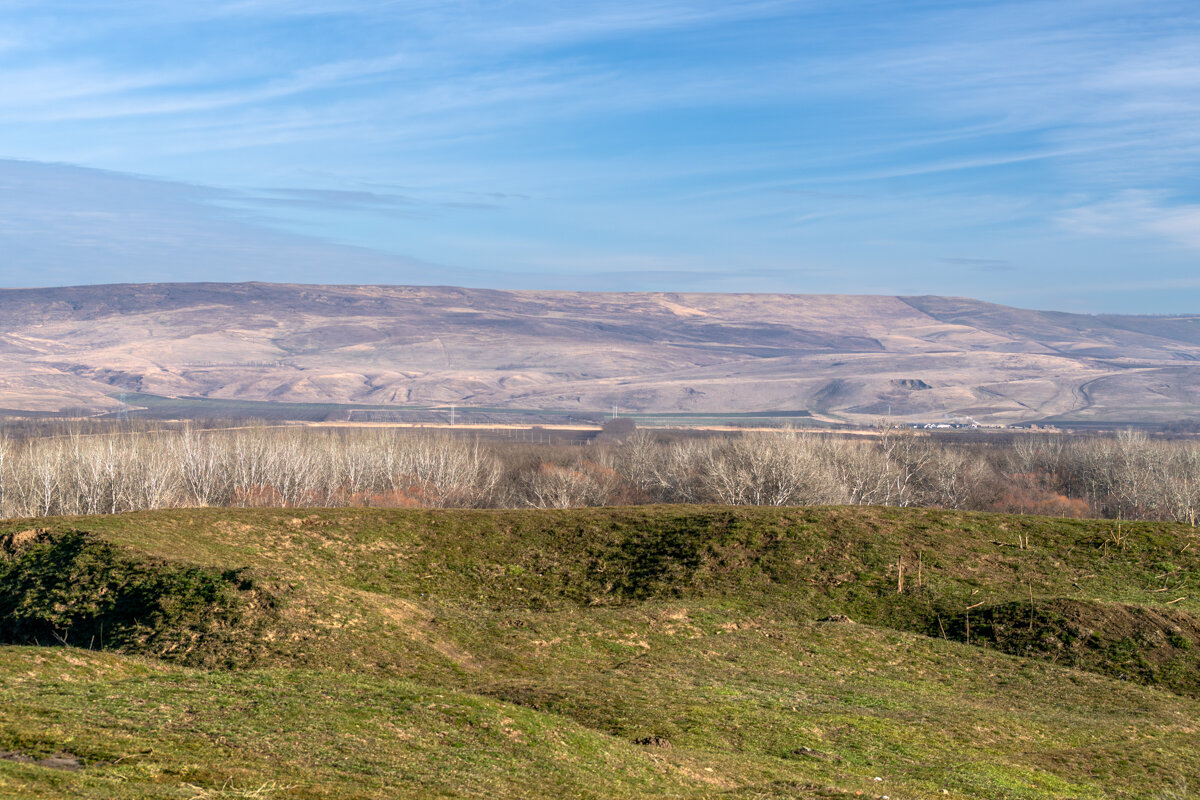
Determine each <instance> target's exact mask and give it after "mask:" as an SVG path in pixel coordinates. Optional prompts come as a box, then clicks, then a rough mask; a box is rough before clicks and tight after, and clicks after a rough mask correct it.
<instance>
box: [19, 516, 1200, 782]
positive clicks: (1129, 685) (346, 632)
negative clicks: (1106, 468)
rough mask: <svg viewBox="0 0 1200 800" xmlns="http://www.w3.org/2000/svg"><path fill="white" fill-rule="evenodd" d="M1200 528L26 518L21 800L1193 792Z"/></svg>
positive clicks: (925, 520) (795, 520) (833, 521)
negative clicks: (47, 799)
mask: <svg viewBox="0 0 1200 800" xmlns="http://www.w3.org/2000/svg"><path fill="white" fill-rule="evenodd" d="M33 525H36V526H37V527H32V526H33ZM1195 542H1196V534H1195V531H1194V529H1192V528H1189V527H1187V526H1182V525H1173V524H1163V523H1125V524H1124V525H1123V526H1122V525H1121V524H1120V523H1117V522H1111V521H1100V520H1058V519H1045V518H1038V517H1018V516H1004V515H994V514H970V513H963V512H954V511H940V510H928V509H884V508H866V507H857V508H793V509H773V508H736V509H735V508H724V507H722V508H718V507H697V506H673V507H639V508H607V509H587V510H571V511H505V512H488V511H417V510H394V509H393V510H387V509H336V510H328V509H326V510H321V509H311V510H305V509H276V510H262V509H260V510H228V509H192V510H174V511H159V512H146V513H137V514H128V515H116V516H107V517H73V518H58V519H41V520H37V521H36V522H32V521H21V520H9V521H6V522H5V523H4V524H3V526H0V642H2V643H3V644H4V646H0V797H20V798H30V797H54V798H63V797H78V798H117V799H124V800H142V799H143V798H235V797H238V798H246V797H257V798H380V800H383V799H384V798H387V800H392V798H441V797H445V798H449V797H457V798H508V797H513V798H576V797H579V798H643V797H668V798H672V797H673V798H714V799H715V798H744V799H745V800H750V799H751V798H759V799H761V800H770V799H772V798H779V800H783V798H805V799H808V798H837V797H869V798H873V799H875V800H878V799H879V798H882V797H885V796H886V797H888V798H890V799H891V800H926V799H929V798H939V800H941V799H942V798H949V800H965V799H966V798H979V799H980V800H1051V799H1052V798H1055V799H1057V798H1063V799H1066V798H1088V800H1117V799H1118V798H1122V799H1128V800H1133V799H1134V798H1139V799H1141V798H1144V799H1145V800H1176V798H1184V797H1192V796H1194V789H1195V786H1196V781H1197V778H1198V776H1200V755H1198V753H1197V751H1196V747H1195V742H1196V734H1197V719H1200V616H1197V614H1198V612H1200V599H1198V597H1200V595H1198V594H1197V592H1198V590H1200V584H1198V583H1197V576H1198V575H1200V571H1198V568H1200V553H1197V548H1196V547H1194V544H1195ZM902 568H903V570H904V575H905V578H904V580H901V578H900V570H901V569H902ZM64 642H65V643H66V645H68V646H66V647H63V646H61V645H62V643H64ZM47 645H53V646H47Z"/></svg>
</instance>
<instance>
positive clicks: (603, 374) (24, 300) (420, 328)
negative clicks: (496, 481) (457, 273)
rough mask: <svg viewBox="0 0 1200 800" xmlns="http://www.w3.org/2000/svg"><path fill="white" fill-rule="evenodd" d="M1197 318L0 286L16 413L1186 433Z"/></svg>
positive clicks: (865, 301) (644, 297)
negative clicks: (140, 408)
mask: <svg viewBox="0 0 1200 800" xmlns="http://www.w3.org/2000/svg"><path fill="white" fill-rule="evenodd" d="M1198 378H1200V317H1183V318H1171V319H1166V318H1150V317H1114V316H1086V315H1074V314H1065V313H1057V312H1039V311H1025V310H1020V309H1014V308H1008V307H1005V306H998V305H993V304H988V303H982V302H979V301H975V300H969V299H961V298H943V297H915V298H900V297H878V296H863V295H853V296H851V295H843V296H833V295H750V294H746V295H733V294H652V293H575V292H503V291H491V290H481V289H458V288H447V287H389V286H301V285H284V284H256V283H250V284H152V285H114V286H88V287H68V288H57V289H22V290H3V291H0V408H8V409H27V410H46V411H49V410H61V409H64V408H70V407H79V406H82V407H87V408H91V409H105V408H109V409H111V408H114V407H116V405H117V401H116V400H115V399H114V397H113V396H114V395H116V394H118V393H120V392H122V391H128V392H143V393H147V394H155V395H164V396H191V397H206V398H237V399H251V400H274V401H288V402H302V403H309V402H321V403H366V404H386V405H391V404H397V405H404V404H437V403H449V402H456V403H459V404H462V405H473V406H506V407H513V408H543V409H579V410H597V409H604V408H608V407H610V406H611V405H613V404H616V405H619V406H621V407H622V408H625V409H630V410H637V411H697V412H736V411H761V410H802V409H807V410H812V411H814V412H818V413H823V414H827V415H832V416H835V417H839V418H843V419H847V420H853V421H871V420H874V419H875V418H877V417H878V416H880V415H882V414H887V413H889V411H890V413H891V414H892V415H893V416H896V417H898V418H902V419H910V420H926V421H936V420H943V419H948V418H954V417H972V418H974V419H976V420H978V421H980V422H1014V421H1018V420H1033V419H1044V418H1047V417H1056V416H1059V415H1066V416H1068V417H1069V418H1072V419H1079V420H1089V419H1096V420H1101V419H1115V420H1172V419H1179V418H1182V417H1188V416H1194V415H1195V412H1196V409H1197V399H1198V398H1200V381H1198Z"/></svg>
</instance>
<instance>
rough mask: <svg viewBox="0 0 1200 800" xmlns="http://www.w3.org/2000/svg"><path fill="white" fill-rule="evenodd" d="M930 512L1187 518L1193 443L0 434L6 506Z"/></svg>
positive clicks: (31, 510) (0, 499) (1197, 487)
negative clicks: (644, 506) (875, 508)
mask: <svg viewBox="0 0 1200 800" xmlns="http://www.w3.org/2000/svg"><path fill="white" fill-rule="evenodd" d="M645 502H656V503H724V504H731V505H815V504H821V505H829V504H869V505H890V506H938V507H944V508H970V509H981V510H993V511H1012V512H1028V513H1041V514H1051V515H1054V516H1059V515H1064V516H1109V517H1117V518H1123V519H1169V520H1180V521H1185V522H1189V523H1192V524H1195V521H1196V517H1197V512H1198V510H1200V444H1195V443H1192V442H1186V441H1159V440H1151V439H1148V438H1147V437H1145V436H1142V435H1139V434H1134V433H1125V434H1121V435H1119V436H1115V437H1088V438H1075V437H1047V436H1032V435H1031V436H1027V437H1024V438H1019V439H1016V440H1014V441H1012V442H1011V443H1006V444H1003V445H982V444H973V445H965V444H954V443H946V442H938V441H935V440H934V439H931V438H930V437H928V436H922V435H919V434H917V433H915V432H913V431H909V430H906V429H902V428H896V427H888V426H884V427H882V428H881V429H880V430H879V431H878V435H875V436H869V437H835V436H820V435H805V434H798V433H793V432H786V431H783V432H778V433H750V434H744V435H741V436H730V437H711V438H692V439H681V440H677V441H662V440H660V439H659V438H657V437H656V436H655V435H654V434H653V433H651V432H647V431H639V432H637V433H636V434H634V435H633V436H632V437H630V438H629V439H628V440H627V441H626V442H625V443H624V444H621V445H593V446H589V447H582V448H581V447H551V446H536V445H514V444H498V443H481V442H478V441H473V440H470V439H468V438H464V437H451V436H444V435H441V436H439V435H428V434H422V433H416V432H401V431H398V430H395V429H371V428H353V429H342V430H314V429H311V428H303V427H294V428H266V427H257V428H256V427H250V428H246V429H229V430H205V431H201V430H195V429H192V428H187V427H184V428H182V429H164V430H157V431H155V430H141V431H123V432H122V431H118V432H114V433H112V434H109V435H98V434H95V433H79V432H76V433H71V434H66V435H56V436H27V437H23V438H3V437H0V514H2V515H3V516H4V517H9V518H11V517H36V516H48V515H59V514H108V513H118V512H122V511H132V510H140V509H154V508H174V507H191V506H284V507H288V506H347V505H364V506H370V505H377V506H415V507H472V508H521V507H537V508H569V507H577V506H595V505H612V504H628V503H645Z"/></svg>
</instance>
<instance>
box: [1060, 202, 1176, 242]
mask: <svg viewBox="0 0 1200 800" xmlns="http://www.w3.org/2000/svg"><path fill="white" fill-rule="evenodd" d="M1058 219H1059V222H1060V223H1061V224H1062V225H1064V226H1066V227H1067V228H1068V229H1070V230H1073V231H1075V232H1078V233H1082V234H1086V235H1088V236H1100V237H1139V238H1154V239H1166V240H1168V241H1171V242H1174V243H1176V244H1178V245H1182V246H1184V247H1188V248H1193V249H1197V250H1200V204H1196V203H1180V202H1172V200H1171V198H1170V197H1168V196H1167V195H1166V194H1165V193H1163V192H1152V191H1142V190H1129V191H1125V192H1121V193H1120V194H1119V195H1117V196H1115V197H1111V198H1107V199H1103V200H1098V201H1094V202H1089V203H1084V204H1081V205H1077V206H1075V207H1074V208H1071V209H1069V210H1067V211H1066V212H1064V213H1063V214H1062V215H1060V216H1059V218H1058Z"/></svg>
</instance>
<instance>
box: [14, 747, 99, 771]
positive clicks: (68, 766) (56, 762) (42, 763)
mask: <svg viewBox="0 0 1200 800" xmlns="http://www.w3.org/2000/svg"><path fill="white" fill-rule="evenodd" d="M0 761H16V762H17V763H18V764H33V765H34V766H38V767H46V768H47V769H61V770H66V771H68V772H75V771H77V770H80V769H83V766H84V765H83V762H82V761H80V760H79V758H77V757H76V756H73V755H71V754H70V753H59V754H57V755H53V756H50V757H48V758H34V757H33V756H27V755H25V754H24V753H14V752H11V751H9V750H0Z"/></svg>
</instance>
